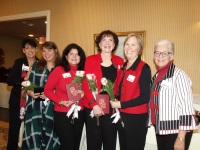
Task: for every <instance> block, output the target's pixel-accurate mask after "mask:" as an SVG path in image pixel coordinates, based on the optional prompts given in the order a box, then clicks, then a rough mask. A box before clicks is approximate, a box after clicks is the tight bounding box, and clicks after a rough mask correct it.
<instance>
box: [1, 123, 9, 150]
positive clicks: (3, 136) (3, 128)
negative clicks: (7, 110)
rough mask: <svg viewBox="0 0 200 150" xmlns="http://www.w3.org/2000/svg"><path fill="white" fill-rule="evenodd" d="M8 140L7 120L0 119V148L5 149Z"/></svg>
mask: <svg viewBox="0 0 200 150" xmlns="http://www.w3.org/2000/svg"><path fill="white" fill-rule="evenodd" d="M7 141H8V122H3V121H0V150H6V145H7Z"/></svg>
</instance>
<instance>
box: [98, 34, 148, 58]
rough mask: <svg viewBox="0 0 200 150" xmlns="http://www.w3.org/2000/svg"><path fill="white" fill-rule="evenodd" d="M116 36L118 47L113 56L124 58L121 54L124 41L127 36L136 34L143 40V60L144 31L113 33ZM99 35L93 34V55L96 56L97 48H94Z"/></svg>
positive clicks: (122, 53)
mask: <svg viewBox="0 0 200 150" xmlns="http://www.w3.org/2000/svg"><path fill="white" fill-rule="evenodd" d="M115 33H116V34H117V36H118V39H119V44H118V47H117V49H116V51H115V54H116V55H118V56H120V57H122V58H124V59H125V56H124V52H123V45H124V40H125V39H126V37H127V35H128V34H130V33H136V34H140V35H141V36H142V38H143V53H142V60H144V53H145V40H146V31H129V32H115ZM98 35H99V34H94V54H97V53H98V51H97V47H96V43H95V40H96V38H97V37H98Z"/></svg>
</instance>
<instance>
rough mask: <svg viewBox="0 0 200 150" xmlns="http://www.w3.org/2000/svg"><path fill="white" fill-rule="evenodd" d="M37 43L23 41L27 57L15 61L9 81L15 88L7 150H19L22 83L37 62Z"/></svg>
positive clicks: (10, 108)
mask: <svg viewBox="0 0 200 150" xmlns="http://www.w3.org/2000/svg"><path fill="white" fill-rule="evenodd" d="M36 47H37V43H36V42H35V41H34V40H33V39H24V40H23V41H22V50H23V53H24V54H25V57H23V58H20V59H17V60H15V63H14V65H13V67H12V69H11V71H10V74H9V76H8V79H7V83H8V85H9V86H13V88H12V91H11V94H10V99H9V134H8V144H7V150H17V149H18V137H19V129H20V125H21V120H20V118H19V114H20V96H21V82H22V81H24V80H28V77H29V74H30V72H31V66H32V65H33V63H34V62H35V61H36V60H37V58H36V56H35V55H36V51H37V49H36Z"/></svg>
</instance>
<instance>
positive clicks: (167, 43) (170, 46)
mask: <svg viewBox="0 0 200 150" xmlns="http://www.w3.org/2000/svg"><path fill="white" fill-rule="evenodd" d="M163 45H165V46H167V47H168V49H169V52H171V53H172V54H174V43H173V42H171V41H169V40H159V41H157V42H156V44H155V46H154V51H156V49H157V47H158V46H163Z"/></svg>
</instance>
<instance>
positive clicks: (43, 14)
mask: <svg viewBox="0 0 200 150" xmlns="http://www.w3.org/2000/svg"><path fill="white" fill-rule="evenodd" d="M50 14H51V12H50V10H45V11H38V12H32V13H24V14H17V15H11V16H3V17H0V22H2V21H10V20H19V19H27V18H36V17H46V19H47V24H46V41H49V40H50Z"/></svg>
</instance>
